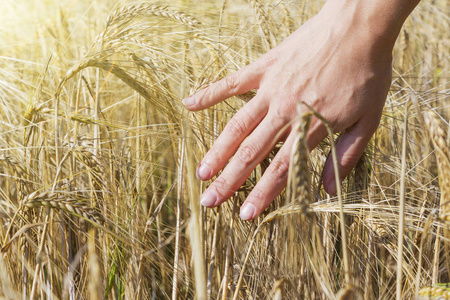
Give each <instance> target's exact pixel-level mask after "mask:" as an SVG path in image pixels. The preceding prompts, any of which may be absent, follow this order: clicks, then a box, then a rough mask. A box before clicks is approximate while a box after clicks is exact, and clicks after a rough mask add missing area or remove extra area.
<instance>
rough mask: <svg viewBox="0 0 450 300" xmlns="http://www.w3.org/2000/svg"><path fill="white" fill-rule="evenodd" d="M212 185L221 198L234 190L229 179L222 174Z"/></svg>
mask: <svg viewBox="0 0 450 300" xmlns="http://www.w3.org/2000/svg"><path fill="white" fill-rule="evenodd" d="M211 186H212V187H213V188H214V189H215V190H216V192H217V194H218V195H219V197H220V198H224V197H226V196H227V194H229V193H233V192H234V190H233V187H232V186H231V185H230V183H229V182H228V180H226V179H225V178H223V177H222V176H219V178H217V179H216V180H215V181H214V182H213V183H212V184H211Z"/></svg>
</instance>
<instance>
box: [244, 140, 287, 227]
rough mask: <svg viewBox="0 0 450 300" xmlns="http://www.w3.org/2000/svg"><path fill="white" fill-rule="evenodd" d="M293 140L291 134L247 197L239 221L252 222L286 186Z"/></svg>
mask: <svg viewBox="0 0 450 300" xmlns="http://www.w3.org/2000/svg"><path fill="white" fill-rule="evenodd" d="M294 140H295V133H293V132H292V133H291V134H290V135H289V137H288V138H287V140H286V142H285V143H284V145H283V147H281V149H280V151H278V153H277V155H276V156H275V158H274V159H273V161H272V162H271V163H270V165H269V167H268V168H267V170H266V171H265V172H264V175H263V176H262V177H261V179H260V180H259V182H258V184H256V186H255V187H254V188H253V190H252V191H251V193H250V194H249V195H248V196H247V200H245V202H244V204H243V205H242V207H241V212H240V217H241V219H243V220H252V219H254V218H256V217H257V216H259V215H260V214H261V213H262V212H263V211H264V210H265V209H266V208H267V207H268V206H269V205H270V203H272V201H273V199H275V197H276V196H277V195H278V194H279V193H280V192H281V191H282V190H283V188H284V187H285V186H286V183H287V178H288V173H289V159H290V153H291V148H292V145H293V143H294Z"/></svg>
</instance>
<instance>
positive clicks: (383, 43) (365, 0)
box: [320, 0, 420, 52]
mask: <svg viewBox="0 0 450 300" xmlns="http://www.w3.org/2000/svg"><path fill="white" fill-rule="evenodd" d="M419 1H420V0H386V1H382V0H328V1H327V2H326V3H325V5H324V7H323V8H322V10H321V12H320V13H321V14H324V15H325V17H326V18H327V19H334V20H336V21H338V23H339V24H340V26H342V29H343V30H345V31H348V32H352V34H355V35H358V36H359V38H362V40H365V41H366V42H369V43H371V44H373V45H374V47H376V48H378V51H389V52H391V51H392V49H393V47H394V44H395V41H396V39H397V37H398V35H399V33H400V30H401V28H402V26H403V23H404V22H405V20H406V18H407V17H408V16H409V14H410V13H411V12H412V11H413V9H414V8H415V7H416V6H417V4H418V3H419Z"/></svg>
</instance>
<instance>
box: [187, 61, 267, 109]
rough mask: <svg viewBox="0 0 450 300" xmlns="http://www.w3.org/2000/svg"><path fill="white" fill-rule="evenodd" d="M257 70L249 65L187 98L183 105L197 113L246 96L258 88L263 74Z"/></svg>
mask: <svg viewBox="0 0 450 300" xmlns="http://www.w3.org/2000/svg"><path fill="white" fill-rule="evenodd" d="M256 69H257V68H255V67H253V65H248V66H246V67H244V68H242V69H240V70H239V71H237V72H235V73H233V74H231V75H229V76H227V77H225V78H224V79H222V80H219V81H217V82H216V83H213V84H212V85H211V86H209V87H207V88H205V89H203V90H201V91H199V92H197V93H195V94H193V95H191V96H189V97H187V98H186V99H184V100H183V105H184V106H185V107H186V108H187V109H188V110H191V111H197V110H201V109H205V108H208V107H210V106H213V105H214V104H217V103H219V102H221V101H223V100H225V99H227V98H230V97H231V96H235V95H240V94H244V93H246V92H248V91H249V90H251V89H255V88H258V85H259V79H260V75H261V73H260V72H257V71H256Z"/></svg>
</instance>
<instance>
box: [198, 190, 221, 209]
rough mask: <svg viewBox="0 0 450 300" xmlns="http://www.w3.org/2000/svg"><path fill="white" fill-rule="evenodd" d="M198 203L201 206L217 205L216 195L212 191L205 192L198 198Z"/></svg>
mask: <svg viewBox="0 0 450 300" xmlns="http://www.w3.org/2000/svg"><path fill="white" fill-rule="evenodd" d="M200 203H201V204H202V205H203V206H208V207H211V206H215V205H216V203H217V194H216V193H215V192H213V191H209V190H208V191H206V192H205V193H203V195H202V196H201V198H200Z"/></svg>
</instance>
